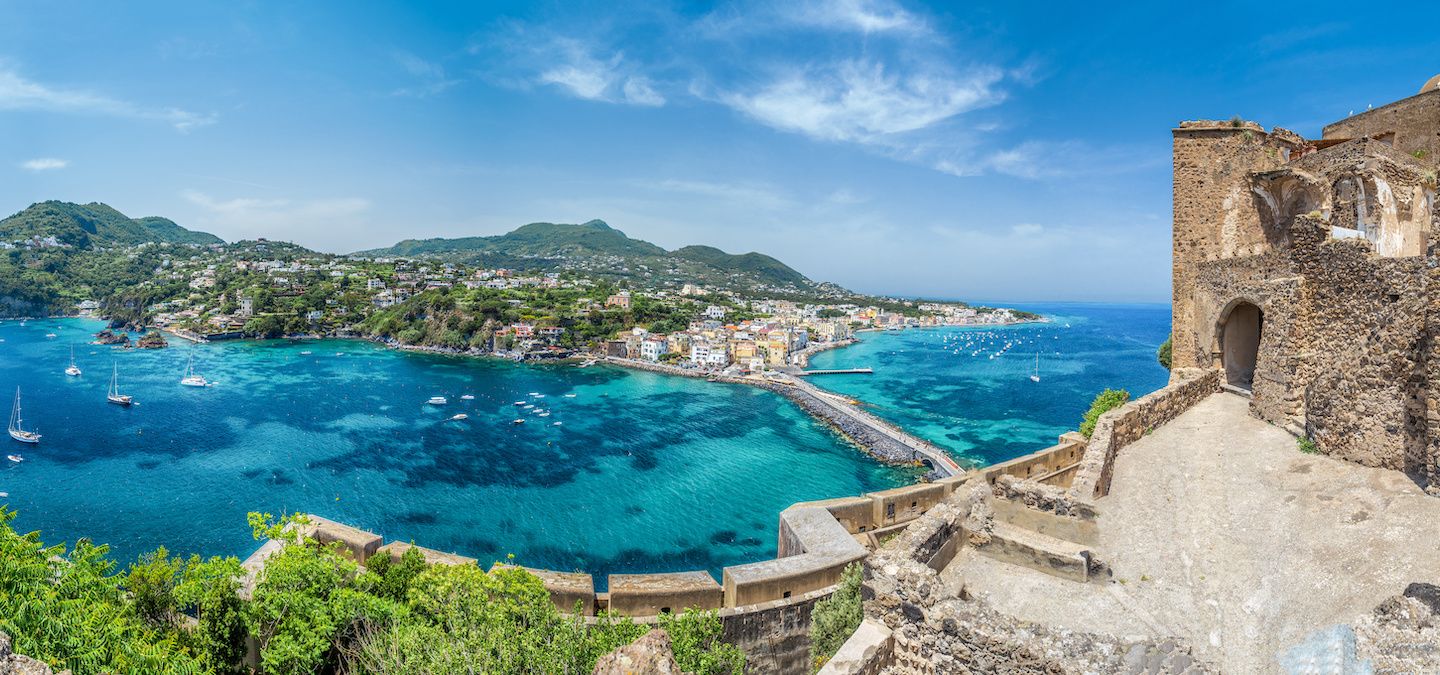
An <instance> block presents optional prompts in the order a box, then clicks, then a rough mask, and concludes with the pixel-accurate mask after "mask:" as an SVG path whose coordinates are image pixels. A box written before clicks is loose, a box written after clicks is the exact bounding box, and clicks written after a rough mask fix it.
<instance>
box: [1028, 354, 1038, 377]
mask: <svg viewBox="0 0 1440 675" xmlns="http://www.w3.org/2000/svg"><path fill="white" fill-rule="evenodd" d="M1030 381H1031V382H1039V381H1040V352H1035V370H1033V371H1031V372H1030Z"/></svg>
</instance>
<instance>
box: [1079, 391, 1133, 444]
mask: <svg viewBox="0 0 1440 675" xmlns="http://www.w3.org/2000/svg"><path fill="white" fill-rule="evenodd" d="M1129 400H1130V392H1128V391H1125V390H1124V389H1106V390H1105V391H1102V392H1100V395H1099V396H1096V397H1095V400H1094V401H1091V402H1090V409H1089V410H1086V411H1085V416H1084V418H1082V419H1081V420H1080V433H1081V434H1082V435H1084V436H1085V437H1086V438H1089V437H1090V435H1091V434H1094V433H1095V424H1096V423H1097V422H1099V421H1100V416H1101V415H1104V414H1105V413H1107V412H1110V411H1111V410H1114V409H1115V408H1119V407H1120V406H1122V405H1125V403H1126V402H1128V401H1129Z"/></svg>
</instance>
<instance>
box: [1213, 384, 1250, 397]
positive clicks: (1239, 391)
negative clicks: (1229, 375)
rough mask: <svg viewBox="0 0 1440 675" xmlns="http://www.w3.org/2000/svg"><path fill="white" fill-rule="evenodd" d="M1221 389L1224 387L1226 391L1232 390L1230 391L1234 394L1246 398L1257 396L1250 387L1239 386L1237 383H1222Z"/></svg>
mask: <svg viewBox="0 0 1440 675" xmlns="http://www.w3.org/2000/svg"><path fill="white" fill-rule="evenodd" d="M1220 389H1222V390H1224V391H1228V392H1230V393H1232V394H1234V395H1236V396H1242V397H1244V398H1254V397H1255V395H1254V394H1253V393H1251V391H1250V390H1249V389H1246V388H1244V387H1237V386H1235V385H1233V384H1222V385H1220Z"/></svg>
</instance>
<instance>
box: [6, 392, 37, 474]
mask: <svg viewBox="0 0 1440 675" xmlns="http://www.w3.org/2000/svg"><path fill="white" fill-rule="evenodd" d="M9 430H10V438H13V439H15V440H17V441H20V442H21V443H30V444H32V445H33V444H35V443H39V442H40V434H37V433H35V432H33V431H26V430H25V423H24V421H23V420H21V419H20V388H19V387H16V388H15V407H14V409H12V410H11V411H10V429H9ZM15 456H16V457H18V455H15ZM11 461H19V460H13V459H12V460H11Z"/></svg>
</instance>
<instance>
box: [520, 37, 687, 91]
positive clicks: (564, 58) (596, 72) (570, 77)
mask: <svg viewBox="0 0 1440 675" xmlns="http://www.w3.org/2000/svg"><path fill="white" fill-rule="evenodd" d="M549 46H550V48H549V49H546V50H545V51H546V53H549V54H551V55H552V57H554V58H555V60H556V61H558V63H555V64H554V65H551V66H549V67H546V68H544V69H543V70H541V72H540V73H539V74H538V75H537V76H536V81H537V82H539V83H541V84H550V85H556V86H558V87H560V88H562V89H564V90H566V91H567V92H569V93H570V94H571V95H572V96H575V97H577V98H583V99H586V100H590V101H604V102H607V103H628V104H631V105H640V106H650V107H656V106H662V105H665V97H664V96H662V95H661V94H660V93H659V92H657V91H656V90H655V87H654V83H653V82H651V80H650V78H648V77H646V76H644V75H641V74H638V73H637V72H636V66H635V65H634V64H632V63H629V62H627V61H626V60H625V55H624V53H622V52H614V53H612V54H610V55H609V56H606V57H604V58H601V57H598V56H596V55H595V51H597V50H595V49H594V48H593V47H591V46H590V45H587V44H585V43H583V42H581V41H579V40H576V39H573V38H556V39H554V40H553V41H552V42H551V43H550V45H549Z"/></svg>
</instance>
